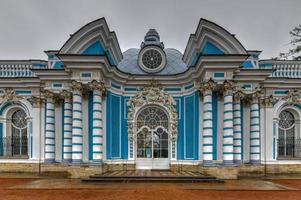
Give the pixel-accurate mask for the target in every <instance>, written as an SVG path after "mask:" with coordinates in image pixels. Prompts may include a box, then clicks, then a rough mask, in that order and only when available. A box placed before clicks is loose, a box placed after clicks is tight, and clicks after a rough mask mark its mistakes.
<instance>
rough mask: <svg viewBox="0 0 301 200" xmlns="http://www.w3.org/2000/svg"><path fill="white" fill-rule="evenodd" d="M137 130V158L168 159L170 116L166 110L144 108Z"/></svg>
mask: <svg viewBox="0 0 301 200" xmlns="http://www.w3.org/2000/svg"><path fill="white" fill-rule="evenodd" d="M142 127H143V128H142ZM137 128H138V130H139V132H138V133H137V158H168V133H167V129H168V116H167V114H166V113H165V112H164V110H162V109H161V108H160V107H157V106H148V107H146V108H144V109H143V110H142V111H141V112H140V113H139V114H138V117H137Z"/></svg>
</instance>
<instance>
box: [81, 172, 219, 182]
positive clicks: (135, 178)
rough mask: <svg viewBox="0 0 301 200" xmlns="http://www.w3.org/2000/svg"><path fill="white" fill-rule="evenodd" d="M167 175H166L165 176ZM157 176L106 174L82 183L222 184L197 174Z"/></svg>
mask: <svg viewBox="0 0 301 200" xmlns="http://www.w3.org/2000/svg"><path fill="white" fill-rule="evenodd" d="M166 174H167V175H166ZM166 174H158V173H157V172H151V173H146V174H144V173H141V171H139V172H135V171H132V172H127V171H119V172H110V173H107V174H96V175H92V176H90V177H89V178H87V179H82V181H83V182H94V183H95V182H223V180H221V179H217V178H216V177H213V176H206V175H203V174H200V173H198V172H190V173H188V172H181V173H172V172H168V173H166Z"/></svg>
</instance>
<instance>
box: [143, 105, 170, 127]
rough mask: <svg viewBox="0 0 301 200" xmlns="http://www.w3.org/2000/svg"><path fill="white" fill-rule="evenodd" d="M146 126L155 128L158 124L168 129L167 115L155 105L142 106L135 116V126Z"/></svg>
mask: <svg viewBox="0 0 301 200" xmlns="http://www.w3.org/2000/svg"><path fill="white" fill-rule="evenodd" d="M142 126H147V127H149V128H150V129H155V128H157V127H158V126H163V127H164V128H166V129H168V116H167V115H166V113H165V112H164V111H163V110H162V109H161V108H160V107H157V106H148V107H146V108H144V109H143V110H142V111H141V112H140V113H139V115H138V117H137V127H138V129H140V128H141V127H142Z"/></svg>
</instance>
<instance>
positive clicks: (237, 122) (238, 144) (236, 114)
mask: <svg viewBox="0 0 301 200" xmlns="http://www.w3.org/2000/svg"><path fill="white" fill-rule="evenodd" d="M240 94H241V93H239V92H237V93H236V94H235V98H234V103H233V123H234V124H233V136H234V138H233V140H234V141H233V147H234V162H235V163H238V164H240V163H242V129H241V123H242V122H241V115H242V113H241V96H240Z"/></svg>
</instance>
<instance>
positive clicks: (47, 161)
mask: <svg viewBox="0 0 301 200" xmlns="http://www.w3.org/2000/svg"><path fill="white" fill-rule="evenodd" d="M44 163H46V164H52V163H56V161H55V159H45V160H44Z"/></svg>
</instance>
